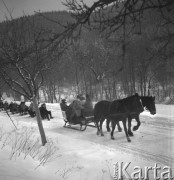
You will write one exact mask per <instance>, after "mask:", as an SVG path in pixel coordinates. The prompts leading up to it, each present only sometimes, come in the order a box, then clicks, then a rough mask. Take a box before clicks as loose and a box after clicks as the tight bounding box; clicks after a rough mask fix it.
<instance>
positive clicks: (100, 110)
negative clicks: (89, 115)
mask: <svg viewBox="0 0 174 180" xmlns="http://www.w3.org/2000/svg"><path fill="white" fill-rule="evenodd" d="M143 110H144V109H143V106H142V102H141V100H140V96H139V95H138V94H137V93H136V94H135V95H133V96H129V97H127V98H124V99H119V100H114V101H106V100H103V101H99V102H98V103H96V104H95V106H94V122H95V123H96V126H97V135H99V134H101V136H104V134H103V131H102V124H103V122H104V120H105V119H109V120H111V122H112V131H111V139H115V138H114V136H113V134H114V130H115V126H116V123H117V122H119V121H122V123H123V127H124V131H125V134H126V138H127V141H128V142H130V141H131V140H130V138H129V135H128V132H127V127H126V122H127V118H128V116H129V115H130V114H135V113H140V112H142V111H143ZM99 122H100V128H99ZM129 125H130V124H129Z"/></svg>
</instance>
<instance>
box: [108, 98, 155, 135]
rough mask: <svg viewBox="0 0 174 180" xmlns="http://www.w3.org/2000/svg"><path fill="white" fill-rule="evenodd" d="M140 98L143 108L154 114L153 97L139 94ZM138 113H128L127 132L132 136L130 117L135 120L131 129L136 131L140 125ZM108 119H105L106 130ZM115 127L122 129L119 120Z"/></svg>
mask: <svg viewBox="0 0 174 180" xmlns="http://www.w3.org/2000/svg"><path fill="white" fill-rule="evenodd" d="M140 99H141V101H142V105H143V108H145V109H146V110H148V111H149V112H150V114H152V115H154V114H156V107H155V97H152V96H140ZM139 115H140V113H135V114H130V115H128V124H129V126H128V134H129V136H133V132H132V131H131V122H132V119H135V120H136V121H137V125H136V126H134V127H133V131H136V130H137V129H138V128H139V127H140V125H141V122H140V118H139ZM109 123H110V119H107V121H106V128H107V131H108V132H110V127H109ZM117 127H118V130H119V131H122V129H121V127H120V124H119V122H118V123H117Z"/></svg>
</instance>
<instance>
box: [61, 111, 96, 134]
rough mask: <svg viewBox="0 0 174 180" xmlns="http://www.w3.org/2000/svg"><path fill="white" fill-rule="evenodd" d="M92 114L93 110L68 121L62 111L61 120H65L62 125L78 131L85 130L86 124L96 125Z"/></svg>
mask: <svg viewBox="0 0 174 180" xmlns="http://www.w3.org/2000/svg"><path fill="white" fill-rule="evenodd" d="M92 114H93V112H90V113H85V116H84V117H76V118H74V119H73V121H70V120H69V118H68V117H67V115H66V112H65V111H62V116H63V120H64V121H65V125H64V127H66V128H72V129H76V130H80V131H85V130H86V128H87V126H91V127H96V126H95V123H94V116H93V115H92ZM92 123H94V124H92ZM78 125H80V128H76V127H77V126H78Z"/></svg>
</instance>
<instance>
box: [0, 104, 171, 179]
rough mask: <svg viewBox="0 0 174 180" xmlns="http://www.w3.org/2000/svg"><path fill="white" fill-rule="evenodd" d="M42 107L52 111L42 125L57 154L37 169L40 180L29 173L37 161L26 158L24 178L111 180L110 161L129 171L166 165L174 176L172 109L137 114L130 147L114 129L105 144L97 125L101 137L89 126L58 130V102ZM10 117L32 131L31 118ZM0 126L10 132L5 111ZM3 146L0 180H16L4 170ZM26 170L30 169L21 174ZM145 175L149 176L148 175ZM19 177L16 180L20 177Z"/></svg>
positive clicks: (106, 135) (60, 126)
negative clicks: (123, 163)
mask: <svg viewBox="0 0 174 180" xmlns="http://www.w3.org/2000/svg"><path fill="white" fill-rule="evenodd" d="M47 108H48V109H51V110H52V112H53V116H54V119H53V120H51V121H50V122H49V121H43V126H44V128H45V132H46V135H47V136H48V137H49V138H51V139H53V140H54V142H56V143H57V144H56V145H57V146H58V147H59V153H60V154H61V155H62V156H61V158H58V159H55V160H52V161H51V162H50V163H48V164H46V168H45V167H40V168H39V170H38V173H40V172H42V171H44V172H45V173H44V175H43V173H41V174H40V176H39V175H36V173H33V174H32V170H31V169H32V167H33V164H37V162H36V160H35V161H34V162H35V163H32V162H31V161H32V160H31V159H29V160H28V165H26V163H25V167H23V171H24V172H26V176H27V177H30V178H27V177H25V179H27V180H28V179H34V180H36V179H38V178H39V179H45V180H46V179H48V178H49V179H52V180H53V179H71V180H73V179H79V180H85V179H90V180H92V179H94V180H96V179H105V180H107V179H112V178H111V176H112V175H113V163H115V162H131V163H132V164H131V167H130V168H129V171H131V170H132V168H133V167H134V166H140V167H142V168H143V167H145V166H154V164H155V163H157V164H159V165H160V166H161V167H163V166H165V165H168V166H170V167H171V168H172V170H173V172H174V169H173V167H174V141H173V139H174V106H172V105H156V108H157V114H156V115H155V116H151V115H150V113H149V112H143V113H142V114H141V116H140V119H141V122H142V124H141V126H140V128H139V130H138V131H136V132H134V136H133V137H131V143H128V142H127V140H126V137H125V134H124V132H117V130H116V131H115V140H111V139H110V133H108V132H106V128H105V127H103V130H104V137H101V136H97V135H96V129H95V128H94V127H87V129H86V131H84V132H81V131H77V130H73V129H69V128H64V127H63V125H64V122H63V119H62V114H61V111H60V107H59V104H53V105H52V104H47ZM11 117H12V119H13V120H14V122H15V124H16V125H17V126H18V127H19V128H20V127H28V128H31V127H32V128H36V129H37V123H36V120H35V118H30V117H29V116H28V115H25V116H19V115H18V114H15V115H11ZM120 124H121V123H120ZM135 124H136V122H135V121H134V120H133V125H135ZM0 125H1V127H3V131H4V132H7V131H9V132H10V131H12V130H13V129H14V127H13V125H12V123H11V121H10V120H9V118H8V116H7V115H6V114H5V112H0ZM0 143H2V141H1V142H0ZM9 147H10V145H9ZM9 147H8V148H7V149H5V148H3V150H1V154H0V160H1V164H3V167H4V168H3V167H1V168H0V180H1V179H3V180H5V179H6V180H14V179H15V178H16V176H19V177H20V175H16V173H15V172H14V173H13V171H12V172H11V173H10V178H9V176H8V173H9V172H8V171H7V170H5V168H6V165H5V164H6V163H7V162H8V163H9V164H8V166H10V167H11V168H12V167H13V164H14V162H13V161H12V160H9V161H7V158H5V160H4V158H2V157H6V156H7V157H8V153H10V151H9ZM3 160H4V161H3ZM26 161H27V159H26ZM17 162H19V163H20V157H19V159H17V160H16V163H15V169H16V170H17V169H18V168H20V171H21V172H23V171H22V170H21V165H20V166H19V167H18V165H17ZM20 164H21V163H20ZM8 166H7V167H8ZM28 166H29V167H28ZM28 168H29V169H30V171H27V169H28ZM33 169H34V167H33ZM2 171H3V173H2ZM4 171H5V172H4ZM34 171H35V170H33V172H34ZM47 171H48V172H47ZM72 171H75V172H72ZM24 172H23V174H22V175H23V176H24ZM55 172H56V173H55ZM70 172H71V173H70ZM2 174H3V176H2ZM27 174H28V175H27ZM31 174H32V175H31ZM173 174H174V173H173ZM150 175H151V176H153V172H151V173H150ZM23 176H22V177H20V178H19V177H18V178H16V179H23Z"/></svg>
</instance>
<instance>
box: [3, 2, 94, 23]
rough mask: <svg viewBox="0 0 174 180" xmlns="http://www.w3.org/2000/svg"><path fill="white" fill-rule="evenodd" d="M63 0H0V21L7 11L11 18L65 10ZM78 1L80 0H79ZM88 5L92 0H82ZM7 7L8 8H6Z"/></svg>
mask: <svg viewBox="0 0 174 180" xmlns="http://www.w3.org/2000/svg"><path fill="white" fill-rule="evenodd" d="M63 1H64V0H0V22H1V21H3V20H5V19H6V17H8V18H9V13H8V10H9V12H10V13H11V14H12V17H13V18H18V17H20V16H23V15H24V14H25V15H31V14H34V13H35V12H38V11H40V12H45V11H58V10H66V7H65V6H63V5H62V2H63ZM79 1H80V0H79ZM84 1H85V3H87V4H88V5H90V4H91V3H92V2H94V0H84ZM7 8H8V10H7Z"/></svg>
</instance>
